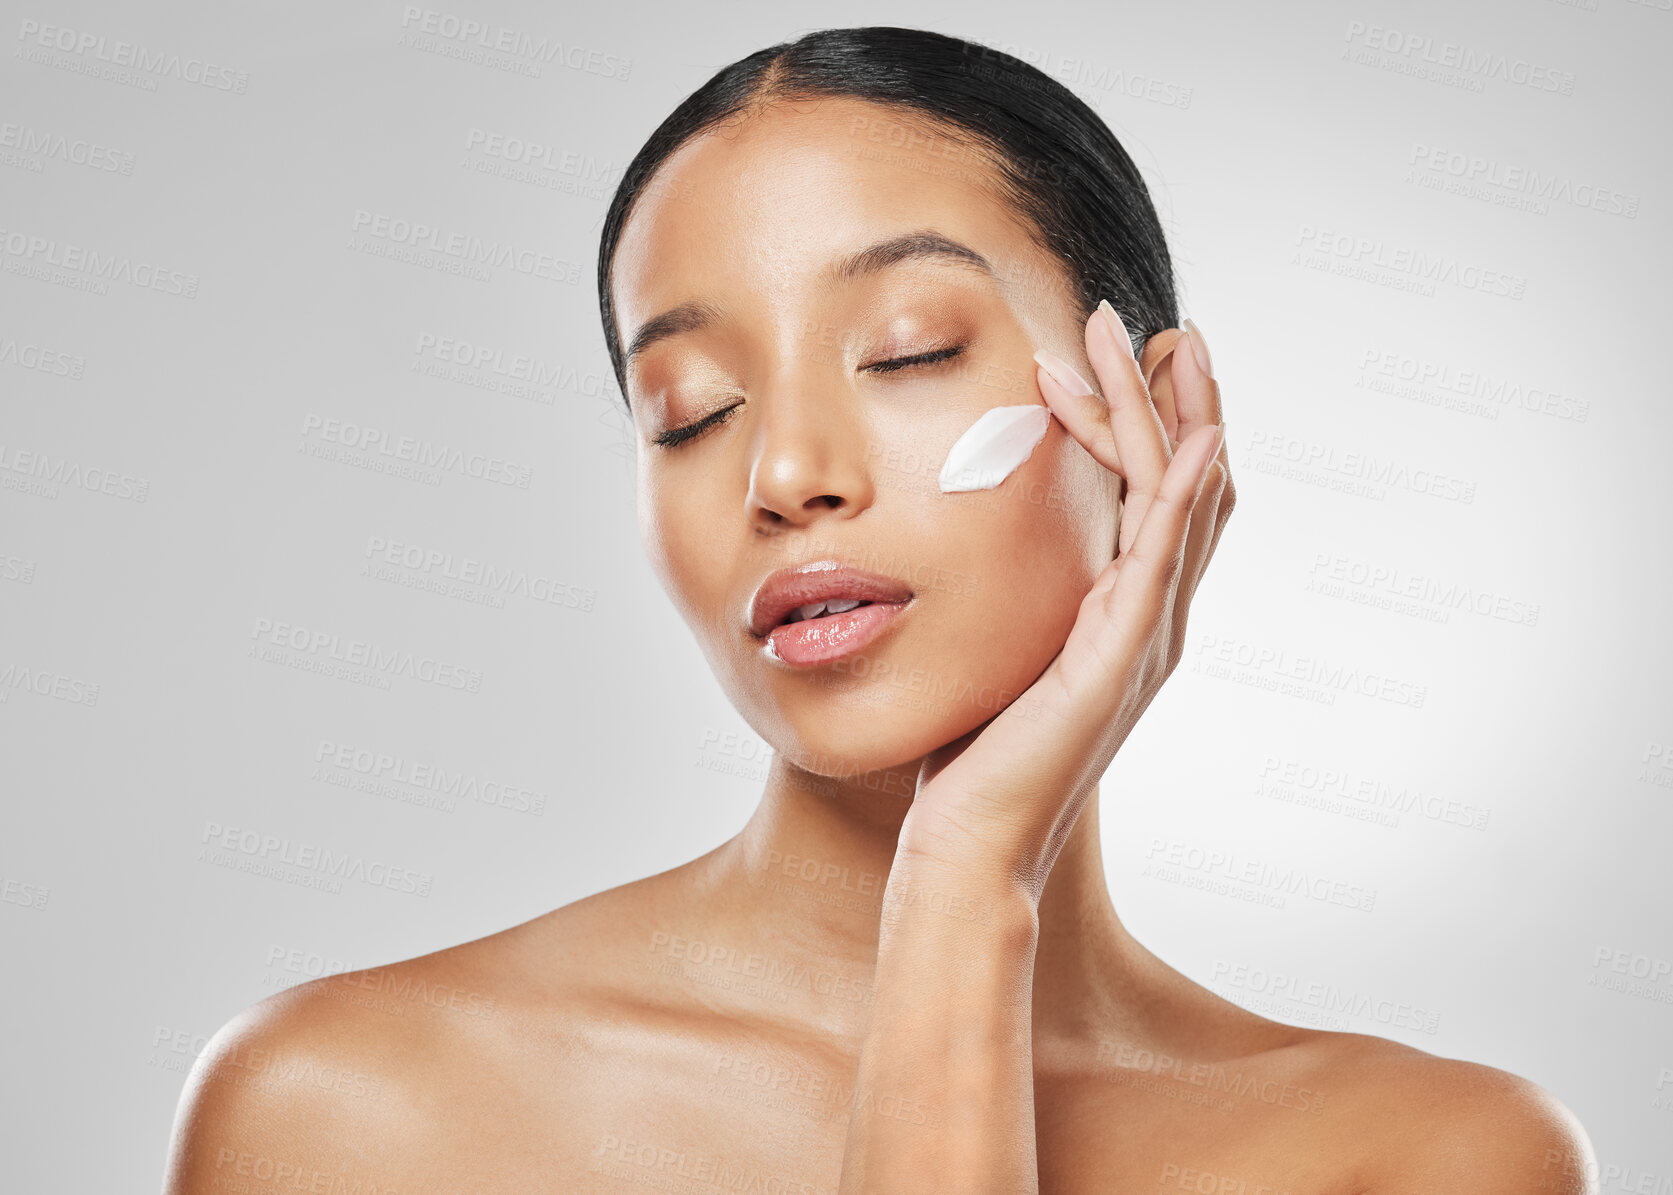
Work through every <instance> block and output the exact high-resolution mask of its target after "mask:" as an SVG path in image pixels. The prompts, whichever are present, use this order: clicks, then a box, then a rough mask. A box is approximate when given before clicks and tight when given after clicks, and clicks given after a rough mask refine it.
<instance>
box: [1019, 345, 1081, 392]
mask: <svg viewBox="0 0 1673 1195" xmlns="http://www.w3.org/2000/svg"><path fill="white" fill-rule="evenodd" d="M1034 360H1035V361H1036V362H1038V363H1039V365H1040V368H1042V369H1044V370H1045V371H1046V372H1047V373H1049V374H1050V375H1051V376H1052V380H1053V381H1055V382H1056V383H1057V384H1058V385H1059V386H1061V387H1063V389H1065V390H1067V391H1068V392H1069V393H1070V394H1093V393H1096V391H1094V390H1093V389H1092V383H1090V382H1088V381H1087V380H1086V379H1085V378H1083V377H1081V376H1080V374H1079V373H1078V372H1077V371H1076V369H1075V367H1074V366H1073V365H1070V364H1069V363H1068V362H1067V361H1065V360H1064V359H1063V358H1062V357H1059V356H1058V355H1057V354H1055V353H1048V352H1046V350H1045V349H1040V350H1039V351H1038V352H1036V353H1035V354H1034Z"/></svg>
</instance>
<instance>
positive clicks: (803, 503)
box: [745, 370, 874, 532]
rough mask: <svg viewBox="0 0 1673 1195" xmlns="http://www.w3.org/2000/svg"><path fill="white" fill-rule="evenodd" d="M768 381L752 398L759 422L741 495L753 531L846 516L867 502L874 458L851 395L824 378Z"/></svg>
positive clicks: (804, 376)
mask: <svg viewBox="0 0 1673 1195" xmlns="http://www.w3.org/2000/svg"><path fill="white" fill-rule="evenodd" d="M814 373H815V371H813V370H807V371H802V372H801V374H800V377H801V383H800V384H796V383H795V382H794V381H792V380H790V377H789V371H786V372H785V374H784V381H783V382H781V383H775V384H774V386H773V387H772V389H771V390H770V391H769V392H767V393H761V394H758V395H757V396H756V399H755V402H754V404H753V405H754V407H755V410H756V413H757V416H758V420H759V422H758V423H757V426H756V429H755V452H754V456H753V459H752V460H751V464H750V477H749V490H748V494H747V496H746V498H745V501H746V503H747V504H748V513H749V517H750V520H751V522H753V523H754V524H755V527H756V529H757V530H758V531H763V532H772V531H776V530H784V529H790V528H795V529H805V528H807V527H809V526H810V525H812V524H814V523H816V522H817V521H818V520H820V519H822V518H831V517H836V518H853V517H854V516H855V515H857V514H859V513H860V512H861V511H863V510H865V509H866V508H867V507H868V506H870V505H871V503H872V499H873V496H874V486H873V482H872V478H871V466H870V461H871V459H872V458H873V456H874V453H873V452H872V447H873V446H872V445H871V443H870V440H869V437H868V434H867V430H866V421H865V420H864V418H863V417H862V414H861V412H860V411H859V409H858V396H856V395H855V394H853V393H852V392H851V391H848V390H847V389H846V388H845V387H843V386H842V385H841V384H840V383H838V382H836V381H835V379H831V378H829V377H827V378H823V379H818V380H815V378H814V377H813V374H814Z"/></svg>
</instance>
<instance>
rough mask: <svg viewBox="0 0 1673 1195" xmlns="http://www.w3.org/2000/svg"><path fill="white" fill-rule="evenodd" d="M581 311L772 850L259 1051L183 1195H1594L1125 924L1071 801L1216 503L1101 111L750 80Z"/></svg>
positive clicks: (201, 1149)
mask: <svg viewBox="0 0 1673 1195" xmlns="http://www.w3.org/2000/svg"><path fill="white" fill-rule="evenodd" d="M599 296H600V303H601V307H602V312H603V317H604V326H605V336H606V341H607V344H608V347H609V351H610V355H611V359H612V362H613V364H614V366H615V369H616V373H617V377H618V380H619V381H620V383H621V387H622V393H623V394H624V395H625V396H626V398H627V400H628V405H629V408H630V412H631V416H632V419H633V424H634V428H635V430H636V432H637V434H638V437H639V444H638V449H639V456H638V477H639V494H638V506H639V515H640V524H641V529H642V532H643V538H644V542H645V545H646V548H647V551H648V552H649V554H650V557H651V559H652V562H653V564H654V566H655V568H656V570H657V572H658V575H659V576H660V578H661V580H662V582H663V584H664V585H665V586H666V587H667V588H668V591H669V593H670V594H671V595H672V596H673V598H674V599H675V601H676V604H677V605H678V606H679V608H680V610H681V611H682V613H683V614H684V616H685V618H686V619H687V621H688V623H689V624H690V626H691V628H692V630H693V631H694V633H695V634H696V636H697V639H698V642H699V643H700V644H701V646H702V648H703V651H704V653H705V655H706V657H707V659H708V660H709V662H710V664H711V666H712V667H713V668H714V670H715V673H716V675H717V677H718V678H719V679H720V681H721V683H722V685H723V686H724V688H725V690H726V692H727V694H728V696H729V697H730V699H731V700H732V701H733V702H734V703H735V704H736V706H737V708H738V709H739V711H740V712H741V713H742V715H743V716H744V717H745V718H746V719H747V720H748V722H749V723H750V725H751V726H753V727H754V728H755V729H756V731H757V732H758V733H759V734H760V735H761V737H762V738H764V739H765V740H766V741H767V742H769V743H770V744H771V745H772V746H773V748H774V750H775V755H774V757H773V764H772V767H771V771H770V774H769V776H768V779H767V783H766V787H765V791H764V792H763V794H762V798H761V802H760V805H759V807H758V808H757V809H756V811H755V813H754V815H753V816H752V817H751V818H750V820H749V822H748V823H747V824H746V825H745V826H744V827H743V829H742V830H741V831H740V832H739V833H738V835H737V836H736V837H734V838H732V839H731V840H730V841H728V842H726V843H725V844H723V845H722V846H720V847H718V848H717V849H715V850H713V851H711V852H709V853H708V854H706V855H704V856H702V857H701V858H698V859H696V860H693V861H692V862H690V863H687V864H685V865H684V866H681V867H676V868H674V869H673V870H671V871H668V872H664V873H662V874H660V875H655V876H651V877H649V878H647V879H643V880H640V881H637V882H635V883H632V884H627V885H625V886H623V887H620V888H615V889H612V890H610V891H607V892H603V893H600V894H598V895H595V896H592V897H589V898H587V899H585V900H580V901H577V902H575V903H573V904H571V905H567V906H565V907H563V908H560V909H557V910H555V911H553V912H551V913H548V914H546V915H545V916H543V917H540V918H537V919H535V920H533V921H530V922H528V923H526V924H523V925H519V926H516V927H514V928H512V929H509V930H506V931H504V932H502V933H499V934H495V935H492V936H490V937H488V938H484V939H481V940H479V941H475V942H470V943H466V944H464V945H461V946H457V947H454V948H452V949H448V950H442V951H439V952H437V953H434V954H430V955H426V956H424V957H422V958H418V959H413V960H409V961H407V962H404V963H401V964H398V965H396V966H393V967H388V968H380V969H377V970H374V971H362V972H354V973H351V974H349V975H346V976H336V977H331V978H327V979H322V980H316V981H315V982H313V983H310V984H306V985H303V986H302V987H299V988H295V989H292V990H290V991H287V992H285V993H283V994H280V995H276V996H273V997H271V998H269V999H268V1000H265V1001H263V1002H261V1003H260V1004H258V1005H256V1006H254V1007H252V1008H251V1009H248V1010H246V1012H244V1013H243V1014H242V1015H240V1016H239V1017H238V1018H235V1019H234V1020H233V1021H232V1022H230V1023H229V1024H228V1025H226V1026H225V1027H223V1029H222V1030H221V1032H220V1033H219V1034H218V1035H217V1036H216V1038H215V1040H214V1041H213V1042H212V1043H211V1046H210V1048H209V1049H208V1050H206V1051H205V1053H204V1055H203V1057H202V1059H201V1060H200V1062H199V1064H198V1067H197V1069H196V1070H195V1071H194V1073H193V1076H192V1078H191V1080H190V1082H189V1083H188V1085H187V1090H186V1092H185V1094H184V1096H183V1098H182V1105H181V1111H180V1115H179V1117H178V1121H177V1125H176V1136H175V1142H174V1148H173V1151H172V1156H171V1161H170V1166H169V1178H168V1188H167V1189H168V1190H169V1191H171V1192H174V1193H176V1195H187V1193H196V1192H207V1191H211V1190H220V1189H223V1188H231V1189H244V1186H248V1188H249V1189H252V1190H266V1189H273V1190H293V1189H294V1190H303V1191H308V1190H329V1191H333V1192H335V1191H340V1190H352V1191H365V1192H371V1191H377V1192H414V1191H460V1192H465V1191H473V1192H474V1191H513V1190H517V1191H523V1190H550V1191H583V1190H585V1191H592V1190H601V1191H602V1190H616V1189H623V1188H634V1187H641V1186H652V1187H661V1188H664V1189H671V1190H692V1191H707V1190H711V1189H719V1190H724V1191H733V1190H745V1191H762V1192H830V1191H841V1192H844V1193H845V1195H846V1193H858V1192H918V1191H953V1192H969V1191H984V1192H985V1191H994V1192H1006V1193H1007V1195H1010V1193H1014V1192H1033V1191H1046V1192H1065V1191H1098V1192H1106V1191H1126V1190H1137V1189H1149V1190H1155V1189H1158V1188H1160V1189H1178V1190H1192V1191H1215V1192H1227V1193H1231V1192H1236V1193H1240V1195H1255V1193H1257V1192H1268V1193H1277V1192H1295V1193H1297V1195H1301V1193H1306V1192H1310V1193H1314V1195H1324V1193H1331V1195H1337V1193H1340V1195H1348V1193H1351V1192H1372V1193H1381V1192H1387V1193H1391V1195H1392V1193H1396V1192H1418V1191H1423V1192H1453V1191H1457V1192H1464V1191H1468V1192H1472V1193H1475V1195H1484V1193H1488V1192H1507V1193H1508V1192H1513V1191H1514V1192H1519V1193H1520V1192H1526V1191H1528V1190H1530V1189H1535V1188H1538V1189H1540V1190H1546V1191H1561V1192H1581V1191H1586V1190H1590V1189H1593V1188H1591V1187H1589V1186H1588V1181H1589V1180H1588V1178H1587V1175H1588V1174H1590V1173H1593V1172H1595V1166H1594V1165H1593V1164H1592V1160H1591V1152H1590V1146H1589V1144H1588V1142H1587V1140H1586V1138H1585V1135H1584V1133H1583V1131H1582V1130H1581V1129H1580V1127H1579V1125H1578V1124H1577V1123H1576V1121H1575V1120H1574V1118H1573V1116H1572V1115H1571V1114H1570V1113H1568V1111H1567V1110H1566V1109H1565V1108H1564V1107H1563V1106H1562V1105H1561V1104H1560V1103H1558V1102H1557V1101H1556V1100H1555V1099H1553V1098H1552V1097H1551V1096H1550V1095H1548V1094H1547V1093H1546V1092H1544V1091H1543V1090H1542V1089H1540V1088H1539V1087H1537V1086H1535V1085H1534V1084H1532V1083H1530V1082H1528V1081H1526V1080H1523V1079H1520V1078H1518V1077H1516V1076H1513V1075H1510V1074H1507V1073H1505V1072H1502V1071H1499V1070H1495V1069H1492V1068H1488V1067H1483V1066H1478V1065H1474V1064H1469V1063H1463V1062H1457V1061H1451V1060H1447V1059H1443V1058H1438V1057H1434V1056H1432V1055H1429V1054H1426V1053H1423V1052H1421V1051H1418V1050H1414V1049H1410V1048H1407V1047H1405V1046H1402V1045H1398V1044H1395V1043H1393V1042H1390V1041H1386V1040H1384V1039H1381V1038H1376V1037H1371V1036H1367V1035H1361V1034H1346V1033H1330V1032H1319V1031H1315V1030H1310V1029H1303V1028H1297V1027H1295V1026H1291V1025H1284V1024H1280V1023H1277V1022H1274V1021H1270V1020H1267V1019H1265V1018H1263V1017H1259V1016H1256V1015H1253V1014H1252V1013H1249V1012H1246V1011H1244V1010H1242V1009H1240V1008H1238V1007H1237V1006H1235V1005H1233V1004H1231V1003H1228V1002H1227V1001H1225V1000H1222V999H1220V998H1219V997H1217V996H1215V995H1214V994H1212V993H1210V992H1209V991H1207V990H1205V989H1204V988H1202V987H1200V986H1199V985H1197V984H1195V983H1193V982H1191V981H1190V980H1188V979H1187V978H1185V977H1184V976H1183V975H1181V974H1179V973H1178V972H1176V971H1174V970H1173V969H1172V968H1171V967H1169V966H1168V965H1167V964H1165V963H1163V962H1162V961H1161V960H1160V959H1158V958H1156V957H1155V956H1154V955H1152V954H1150V953H1149V952H1148V951H1147V950H1146V949H1145V948H1144V947H1143V946H1141V945H1140V944H1139V943H1138V942H1136V941H1135V940H1134V939H1133V938H1132V937H1131V936H1130V935H1129V934H1128V933H1127V931H1126V930H1125V928H1124V927H1123V926H1122V924H1121V921H1120V919H1119V918H1118V917H1117V915H1116V913H1115V910H1114V908H1113V907H1112V905H1111V902H1110V897H1109V894H1108V891H1107V888H1106V885H1105V881H1104V877H1103V873H1102V864H1101V850H1100V844H1099V833H1098V804H1097V801H1096V800H1095V797H1096V795H1097V791H1098V780H1099V777H1100V776H1101V775H1102V774H1103V772H1104V771H1105V770H1106V768H1107V767H1108V766H1109V764H1110V762H1111V760H1112V758H1113V756H1114V754H1115V752H1116V751H1117V750H1118V749H1119V747H1120V746H1121V744H1122V742H1123V741H1124V739H1125V738H1126V736H1127V735H1128V733H1129V732H1130V731H1131V730H1132V727H1133V725H1134V723H1135V722H1136V720H1137V719H1138V717H1139V716H1140V714H1141V713H1142V712H1143V711H1144V709H1145V708H1146V707H1147V706H1148V704H1149V702H1150V700H1151V699H1152V698H1153V697H1154V695H1155V693H1156V691H1157V689H1158V688H1159V686H1160V685H1161V683H1162V682H1163V680H1164V679H1165V678H1166V677H1167V676H1168V674H1169V673H1170V672H1171V671H1172V670H1173V668H1174V666H1175V665H1176V664H1177V662H1178V660H1179V658H1180V653H1181V645H1182V642H1183V637H1184V634H1185V629H1186V612H1187V608H1188V606H1189V603H1190V600H1191V597H1192V594H1193V593H1194V591H1195V589H1196V586H1197V584H1198V581H1199V579H1200V577H1201V575H1202V572H1203V570H1204V568H1205V566H1206V564H1207V562H1208V559H1209V557H1210V556H1211V555H1212V553H1213V551H1214V547H1215V544H1216V542H1217V540H1218V538H1219V535H1220V532H1221V530H1222V529H1223V527H1224V524H1225V521H1226V518H1227V516H1228V515H1229V514H1230V513H1231V510H1232V507H1233V502H1234V497H1233V487H1232V483H1231V479H1230V476H1229V462H1228V458H1227V453H1226V450H1225V448H1224V445H1223V443H1222V437H1221V434H1220V423H1221V406H1220V396H1219V389H1218V386H1217V385H1216V383H1215V382H1214V380H1213V367H1212V362H1211V358H1210V355H1209V352H1208V346H1207V344H1206V342H1205V340H1204V338H1203V336H1202V334H1201V332H1200V331H1199V330H1197V329H1196V328H1195V326H1194V325H1193V324H1191V322H1190V321H1184V326H1183V327H1181V326H1179V325H1180V321H1179V320H1178V319H1177V309H1176V299H1175V294H1174V288H1173V281H1172V273H1171V266H1170V262H1169V257H1168V252H1167V248H1166V244H1165V242H1164V239H1163V236H1162V232H1161V229H1160V227H1159V225H1158V222H1157V219H1156V215H1155V212H1154V209H1153V207H1152V205H1151V203H1150V200H1149V196H1148V193H1147V191H1146V189H1145V187H1144V184H1143V182H1142V180H1141V179H1140V177H1139V175H1138V172H1137V170H1136V169H1135V167H1134V166H1133V163H1132V162H1131V160H1130V159H1129V158H1128V156H1127V155H1126V153H1125V152H1124V151H1123V150H1122V149H1121V147H1120V146H1119V145H1118V144H1117V143H1116V141H1115V140H1114V138H1113V137H1112V136H1111V134H1110V133H1109V131H1108V130H1107V128H1105V126H1104V125H1103V124H1102V123H1101V122H1100V121H1099V120H1098V118H1097V117H1096V116H1095V115H1094V114H1093V113H1092V112H1091V111H1090V110H1089V109H1088V108H1087V107H1086V106H1085V105H1084V104H1082V103H1081V102H1079V101H1078V100H1077V99H1075V98H1074V97H1073V95H1072V94H1071V93H1069V92H1068V91H1067V90H1065V89H1064V88H1063V87H1061V86H1060V85H1058V84H1057V83H1056V82H1055V81H1053V80H1051V79H1049V78H1047V77H1046V76H1044V75H1043V74H1041V73H1040V72H1038V71H1036V70H1034V69H1033V68H1031V67H1028V66H1027V65H1025V64H1024V63H1022V62H1020V61H1018V60H1017V59H1015V58H1012V57H1010V56H1009V55H1004V54H999V53H996V52H992V51H988V50H986V49H983V48H981V47H978V46H974V45H971V44H969V43H966V42H962V41H959V40H957V39H953V38H948V37H944V36H941V35H938V34H934V33H928V32H922V31H917V30H908V29H895V28H869V29H843V30H826V31H822V32H817V33H812V34H809V35H807V36H805V37H803V38H801V39H800V40H799V41H797V42H795V43H792V44H788V45H779V46H774V47H771V48H769V49H766V50H763V51H760V52H759V53H756V54H752V55H750V56H748V57H746V58H744V59H742V60H740V61H739V62H737V63H734V64H733V65H731V66H729V67H727V68H725V69H724V70H722V71H721V72H720V73H719V74H717V75H716V76H715V77H714V78H713V79H711V80H710V81H709V82H708V83H707V84H705V85H704V86H703V87H702V88H701V89H700V90H698V91H697V92H696V93H694V94H693V95H692V96H690V97H689V98H688V99H687V100H686V101H685V102H683V103H682V104H681V105H680V106H679V107H678V108H677V109H676V110H675V112H674V113H673V114H672V115H671V116H670V117H669V118H668V120H666V121H665V122H664V123H663V125H662V126H661V127H660V128H659V129H658V130H657V131H656V132H655V133H654V134H653V135H652V136H651V138H650V140H649V141H648V142H647V144H646V145H645V147H644V148H643V149H642V150H641V151H640V153H639V155H638V156H637V157H636V158H635V160H634V161H633V163H632V165H631V166H630V167H629V169H628V170H627V172H626V173H625V175H624V177H623V179H622V182H621V185H620V189H619V190H618V192H617V194H616V196H615V199H614V201H613V203H612V205H611V207H610V209H609V212H608V214H607V217H606V221H605V226H604V232H603V239H602V245H601V249H600V255H599ZM1106 299H1107V300H1108V301H1107V302H1101V301H1100V300H1106ZM1030 408H1033V409H1030ZM989 412H998V414H997V415H995V416H988V413H989ZM984 416H988V418H986V419H984ZM996 419H997V420H998V421H999V422H1000V423H1003V424H1004V425H1005V427H1006V428H1008V429H1009V430H1007V431H1002V432H1001V434H999V435H997V436H992V435H988V434H987V433H988V432H989V431H991V430H992V426H993V424H994V421H995V420H996ZM1031 420H1032V422H1030V421H1031ZM1042 429H1043V430H1042ZM826 603H833V604H834V606H832V607H828V606H827V605H826ZM856 603H858V604H856ZM441 992H446V993H449V995H448V996H447V998H445V999H437V998H436V997H435V994H436V993H441ZM392 1014H396V1015H392ZM240 1184H243V1186H241V1185H240ZM264 1184H265V1185H264Z"/></svg>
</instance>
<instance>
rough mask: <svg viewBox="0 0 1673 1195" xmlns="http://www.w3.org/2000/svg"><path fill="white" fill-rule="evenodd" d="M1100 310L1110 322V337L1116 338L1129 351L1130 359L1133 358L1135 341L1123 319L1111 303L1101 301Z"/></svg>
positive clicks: (1104, 300) (1099, 301)
mask: <svg viewBox="0 0 1673 1195" xmlns="http://www.w3.org/2000/svg"><path fill="white" fill-rule="evenodd" d="M1098 310H1099V311H1102V312H1103V313H1104V319H1106V320H1107V321H1109V329H1110V335H1112V336H1114V337H1115V339H1116V342H1117V343H1118V344H1120V345H1121V347H1122V348H1124V349H1126V350H1127V355H1128V356H1129V357H1131V356H1133V339H1132V337H1130V336H1128V335H1127V325H1126V324H1124V323H1122V322H1121V317H1120V316H1119V315H1117V314H1116V313H1115V308H1113V307H1111V306H1110V301H1109V300H1108V299H1099V300H1098ZM1135 360H1136V358H1135Z"/></svg>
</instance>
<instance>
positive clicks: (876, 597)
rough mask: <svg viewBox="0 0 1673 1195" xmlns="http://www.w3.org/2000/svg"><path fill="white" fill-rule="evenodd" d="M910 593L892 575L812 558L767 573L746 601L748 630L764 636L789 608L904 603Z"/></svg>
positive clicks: (761, 637) (757, 636) (783, 616)
mask: <svg viewBox="0 0 1673 1195" xmlns="http://www.w3.org/2000/svg"><path fill="white" fill-rule="evenodd" d="M912 596H913V594H912V589H911V588H910V587H909V586H907V585H904V584H902V583H901V582H899V581H896V580H894V579H893V578H891V577H885V576H882V575H881V574H879V573H872V572H867V571H866V570H865V569H858V568H849V567H848V566H847V565H844V564H842V563H841V562H840V561H836V560H815V561H813V562H811V563H809V564H802V565H798V566H796V567H795V568H781V569H778V570H777V571H776V572H771V573H768V574H767V578H766V580H764V581H762V582H761V585H760V587H759V588H757V589H756V591H755V596H754V598H752V599H751V600H750V603H749V630H750V634H752V635H754V636H755V637H756V638H757V639H765V638H766V637H767V635H768V634H769V633H771V631H772V630H773V628H774V627H776V626H778V625H779V624H780V623H781V622H783V621H784V619H785V617H786V616H787V615H788V614H789V613H790V612H791V611H792V610H794V609H796V608H797V607H799V606H806V605H809V604H811V603H813V602H822V601H826V600H828V599H833V598H852V599H854V600H856V601H862V602H876V603H879V604H883V603H900V604H904V603H906V602H910V601H911V600H912Z"/></svg>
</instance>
